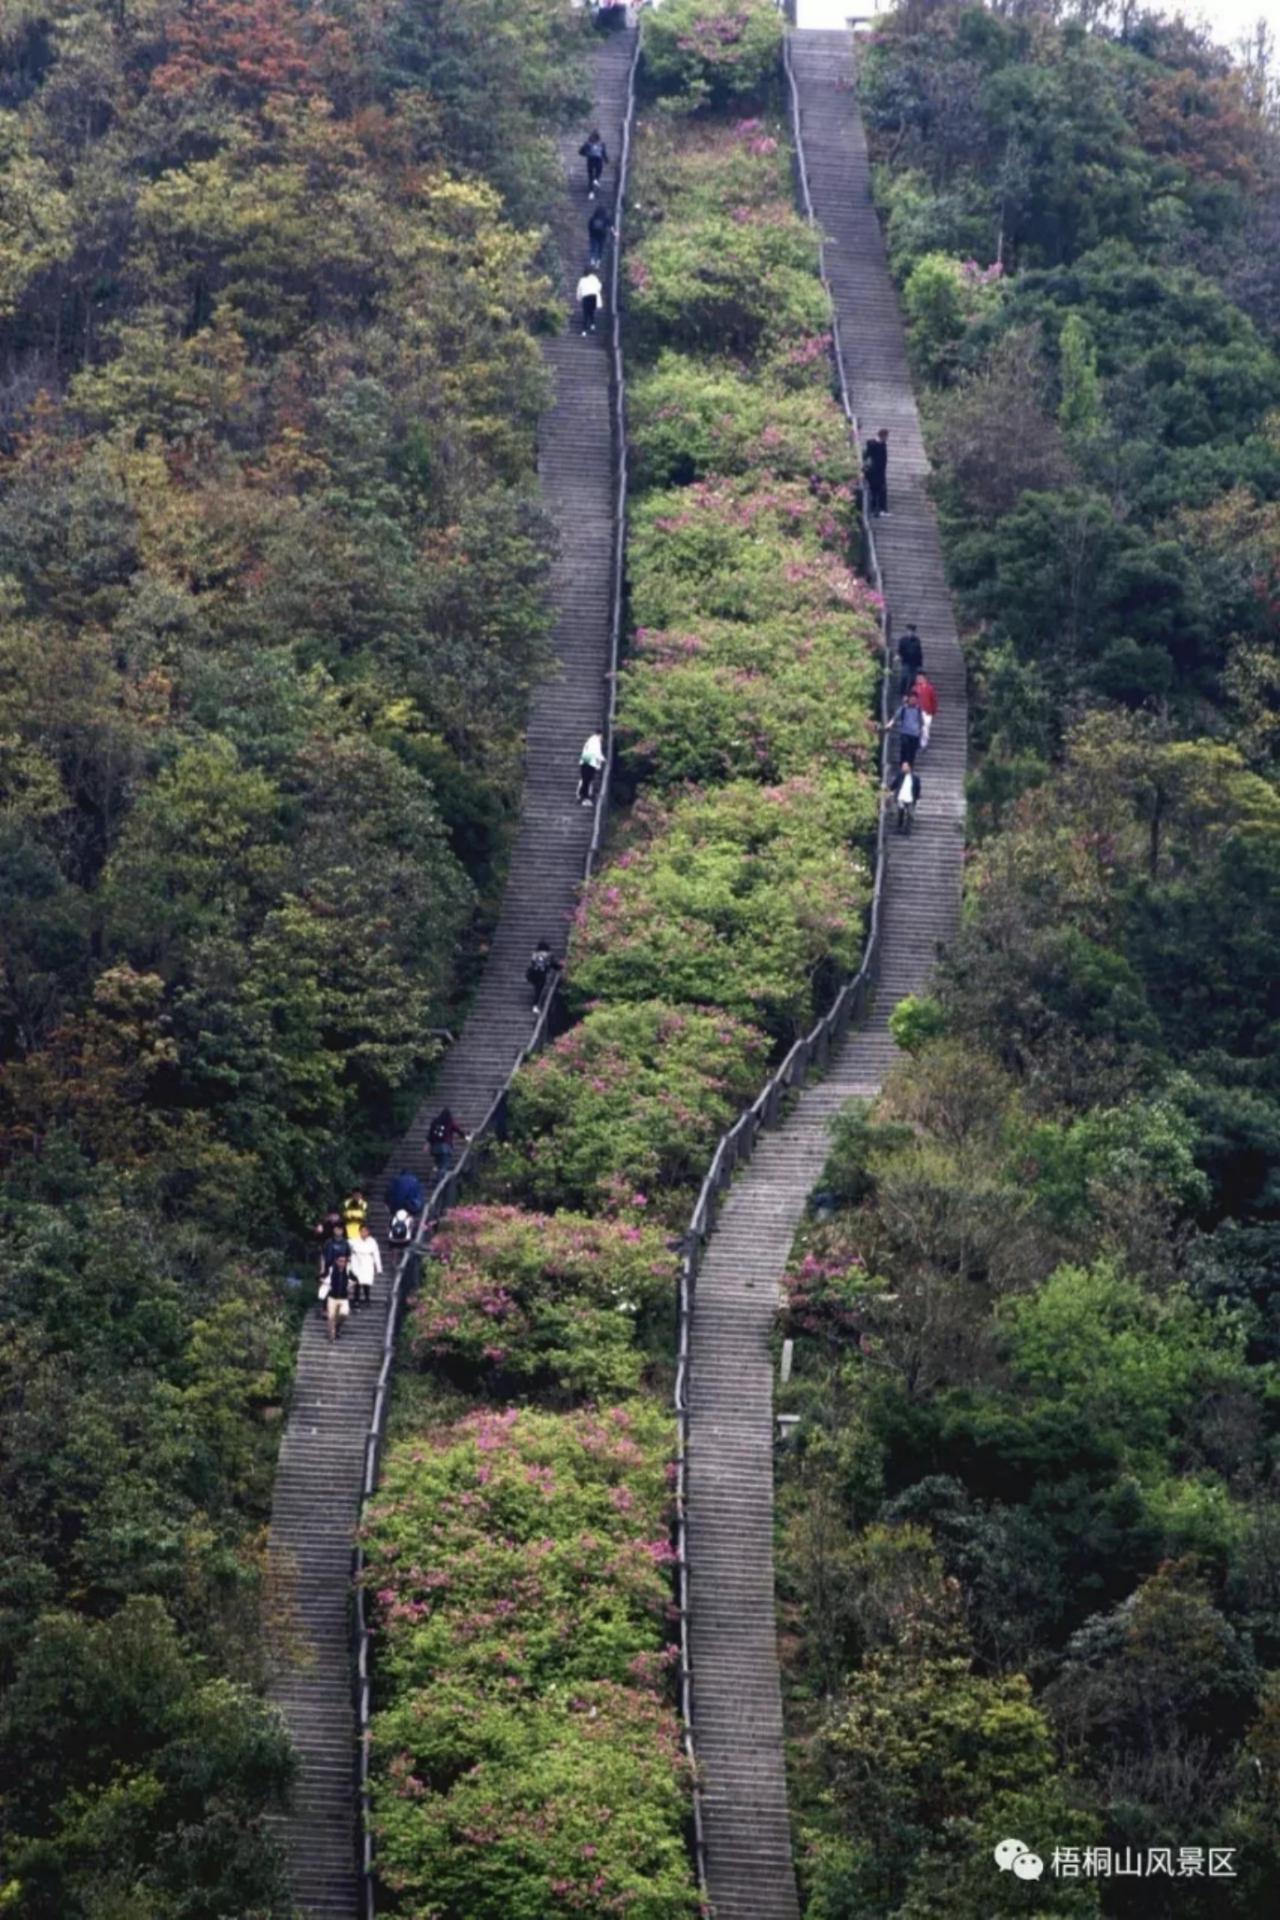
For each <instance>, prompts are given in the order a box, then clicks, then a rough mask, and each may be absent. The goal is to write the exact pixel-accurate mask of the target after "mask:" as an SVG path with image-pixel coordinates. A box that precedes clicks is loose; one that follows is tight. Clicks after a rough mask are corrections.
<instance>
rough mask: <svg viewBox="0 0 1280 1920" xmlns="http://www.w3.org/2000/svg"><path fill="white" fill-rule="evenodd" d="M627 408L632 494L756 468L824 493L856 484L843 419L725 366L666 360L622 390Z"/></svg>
mask: <svg viewBox="0 0 1280 1920" xmlns="http://www.w3.org/2000/svg"><path fill="white" fill-rule="evenodd" d="M627 409H628V425H629V435H630V444H631V459H632V474H633V477H634V481H635V485H636V487H637V489H639V490H643V489H646V488H649V487H669V486H686V485H687V484H688V483H689V481H690V480H700V479H705V478H706V476H707V475H708V474H711V473H721V474H727V473H757V474H758V473H759V472H760V471H761V469H765V470H767V471H769V472H772V473H774V474H776V475H777V476H778V477H779V478H780V479H784V480H807V479H809V478H810V476H811V475H816V476H817V478H818V479H819V480H821V481H824V482H825V483H827V484H828V485H831V486H841V485H852V484H854V483H855V482H856V481H857V479H858V459H857V454H856V450H855V448H854V446H853V444H852V441H851V439H850V436H849V430H848V427H847V425H846V423H845V419H844V415H843V414H842V413H841V412H840V409H839V407H838V406H837V405H836V403H835V401H834V400H833V399H832V398H831V396H830V394H829V393H822V392H820V391H818V390H816V389H810V390H808V391H805V392H800V393H786V394H782V393H778V392H777V391H776V390H775V388H774V385H773V383H772V382H770V381H762V380H760V379H758V378H757V379H748V378H747V377H746V376H745V375H744V374H742V373H741V372H739V371H737V370H736V369H735V368H733V367H732V366H730V365H728V364H726V363H724V362H721V361H710V362H702V361H697V360H689V359H687V358H685V357H684V356H683V355H681V354H678V353H664V354H662V355H661V356H660V357H659V359H658V362H657V364H656V365H655V366H654V367H653V368H652V369H651V370H650V371H649V372H647V373H642V374H640V375H638V376H637V378H636V379H634V380H633V381H632V382H631V383H630V386H629V388H628V393H627Z"/></svg>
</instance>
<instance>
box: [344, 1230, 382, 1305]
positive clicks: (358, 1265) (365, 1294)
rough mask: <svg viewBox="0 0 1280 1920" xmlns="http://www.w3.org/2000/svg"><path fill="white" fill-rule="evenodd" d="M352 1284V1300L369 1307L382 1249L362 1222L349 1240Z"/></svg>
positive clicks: (380, 1266) (349, 1264)
mask: <svg viewBox="0 0 1280 1920" xmlns="http://www.w3.org/2000/svg"><path fill="white" fill-rule="evenodd" d="M347 1266H348V1269H349V1271H350V1274H351V1279H352V1283H353V1289H354V1291H353V1294H352V1298H353V1300H354V1302H355V1304H356V1305H357V1306H365V1307H367V1306H369V1305H370V1304H371V1303H372V1300H373V1283H374V1280H375V1279H376V1278H377V1277H378V1275H379V1274H381V1272H382V1249H381V1247H380V1246H379V1245H378V1242H377V1241H376V1239H375V1238H374V1236H373V1235H372V1234H371V1233H370V1231H369V1222H368V1221H367V1220H362V1221H361V1222H360V1225H359V1226H358V1227H357V1229H356V1231H355V1233H354V1235H353V1236H352V1240H351V1255H350V1258H349V1259H348V1261H347Z"/></svg>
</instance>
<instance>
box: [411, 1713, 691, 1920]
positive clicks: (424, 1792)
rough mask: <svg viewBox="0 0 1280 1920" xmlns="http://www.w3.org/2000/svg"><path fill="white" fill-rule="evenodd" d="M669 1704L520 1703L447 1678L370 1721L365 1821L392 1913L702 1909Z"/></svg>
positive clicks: (656, 1917)
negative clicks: (370, 1790)
mask: <svg viewBox="0 0 1280 1920" xmlns="http://www.w3.org/2000/svg"><path fill="white" fill-rule="evenodd" d="M678 1732H679V1729H678V1723H677V1721H676V1717H675V1714H674V1712H673V1711H672V1709H671V1708H669V1707H667V1706H664V1705H663V1704H662V1703H661V1702H660V1701H659V1700H657V1699H655V1698H654V1696H653V1695H652V1694H651V1693H649V1692H647V1691H646V1690H644V1689H643V1688H638V1687H623V1686H618V1685H616V1684H611V1683H608V1682H599V1681H595V1682H587V1681H583V1682H580V1683H578V1684H577V1685H575V1686H563V1687H559V1688H556V1689H555V1690H554V1691H551V1690H548V1692H547V1693H545V1694H542V1695H539V1696H536V1697H535V1698H533V1699H528V1698H526V1697H525V1696H524V1695H522V1694H521V1693H520V1692H519V1691H518V1690H516V1689H512V1692H511V1694H510V1695H509V1696H508V1697H504V1696H503V1695H502V1694H500V1693H483V1694H482V1693H478V1692H477V1691H476V1690H474V1689H472V1688H469V1687H466V1686H463V1685H459V1684H457V1683H452V1684H450V1683H444V1684H442V1685H438V1686H434V1687H432V1688H431V1689H429V1690H423V1691H422V1692H421V1693H414V1694H413V1695H411V1696H409V1697H408V1698H406V1699H404V1700H403V1701H401V1702H399V1703H397V1704H396V1705H395V1706H393V1707H391V1708H390V1709H389V1710H388V1711H386V1712H384V1713H382V1714H380V1715H379V1716H378V1718H377V1720H376V1722H375V1726H374V1747H373V1753H374V1764H375V1767H376V1769H377V1771H376V1785H375V1788H374V1796H373V1823H374V1832H375V1835H376V1839H377V1849H378V1869H379V1875H380V1878H381V1880H382V1883H383V1885H384V1886H385V1887H387V1888H388V1889H389V1890H390V1892H391V1893H392V1895H393V1896H394V1897H395V1898H396V1903H397V1904H396V1908H395V1910H396V1911H397V1912H399V1913H404V1914H414V1915H421V1916H424V1920H425V1916H428V1915H431V1916H439V1920H573V1917H574V1916H577V1917H578V1920H583V1917H584V1916H586V1920H605V1916H608V1915H615V1914H616V1915H625V1916H626V1920H685V1917H686V1916H690V1917H691V1916H694V1915H696V1914H698V1913H699V1912H700V1911H701V1907H700V1903H699V1899H698V1894H697V1889H696V1886H695V1884H694V1881H693V1875H692V1873H691V1871H690V1868H689V1862H688V1854H687V1851H686V1847H685V1840H684V1825H685V1822H686V1820H687V1819H688V1817H689V1779H688V1770H687V1766H686V1764H685V1761H684V1758H683V1756H682V1754H681V1751H680V1746H679V1738H678Z"/></svg>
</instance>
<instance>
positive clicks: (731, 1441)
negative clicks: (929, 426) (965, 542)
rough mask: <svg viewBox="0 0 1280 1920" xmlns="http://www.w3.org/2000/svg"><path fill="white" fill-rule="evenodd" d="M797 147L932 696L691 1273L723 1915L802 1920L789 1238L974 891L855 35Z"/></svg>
mask: <svg viewBox="0 0 1280 1920" xmlns="http://www.w3.org/2000/svg"><path fill="white" fill-rule="evenodd" d="M789 57H790V60H791V63H792V71H793V74H794V79H795V86H796V98H797V104H798V109H799V128H798V134H799V146H800V164H801V165H802V166H803V168H804V169H805V172H806V175H807V179H808V183H809V191H810V194H811V196H812V201H813V207H814V213H815V216H816V219H817V222H818V225H819V228H820V230H821V232H822V234H823V236H824V241H825V245H824V254H825V266H826V272H827V275H828V279H829V282H830V285H831V289H832V295H833V299H834V301H835V306H836V311H837V315H838V318H839V322H840V333H841V337H842V343H843V351H844V366H845V375H846V379H847V382H848V386H849V389H850V393H851V397H852V402H853V406H854V409H855V411H856V412H857V414H858V417H859V422H860V425H861V428H862V431H863V433H864V435H867V434H871V433H874V432H876V431H878V429H879V428H881V427H887V428H888V429H889V450H890V451H889V476H888V477H889V508H890V512H889V516H888V518H887V519H880V520H878V521H877V522H876V544H877V552H878V556H879V560H880V566H881V571H882V575H883V579H884V587H885V592H886V596H887V599H888V604H889V607H890V609H891V612H892V617H893V624H894V628H895V630H896V631H901V630H902V628H903V626H904V625H905V624H906V623H907V622H909V621H915V622H916V624H917V625H918V626H919V629H920V634H921V638H922V640H923V644H924V655H925V668H926V671H927V673H928V675H929V677H930V679H931V680H932V681H933V683H934V685H935V686H936V687H937V690H938V695H939V713H938V717H937V720H936V721H935V723H934V728H933V738H932V741H931V743H930V746H929V748H928V750H927V752H925V753H924V754H923V755H922V756H921V760H920V770H921V773H922V784H923V799H922V801H921V804H920V807H919V809H918V817H917V819H916V822H915V829H914V832H913V834H912V835H911V837H910V838H909V839H907V838H902V839H900V838H898V837H896V836H895V835H893V834H890V835H888V836H887V837H886V841H885V845H886V849H887V853H886V859H887V869H886V882H885V891H884V898H883V903H882V915H881V938H880V964H879V974H878V986H877V990H876V994H875V998H874V1000H873V1002H872V1004H871V1008H870V1012H869V1015H868V1017H867V1019H866V1021H865V1022H864V1023H863V1024H862V1025H861V1026H860V1027H858V1028H856V1029H854V1030H853V1031H851V1032H850V1033H849V1036H848V1038H847V1039H846V1041H845V1043H844V1046H843V1048H841V1050H840V1051H839V1052H838V1053H837V1054H836V1056H835V1057H834V1059H833V1060H832V1062H831V1064H830V1066H829V1068H828V1071H827V1073H826V1076H825V1078H824V1079H823V1080H822V1081H821V1082H819V1083H818V1084H817V1085H814V1086H812V1087H809V1088H808V1089H807V1090H805V1091H804V1092H803V1093H801V1095H800V1096H799V1099H798V1102H797V1104H796V1106H795V1107H794V1109H793V1110H792V1112H791V1115H790V1117H789V1118H788V1119H787V1120H786V1121H785V1122H784V1123H783V1125H782V1126H780V1127H779V1128H778V1130H777V1131H776V1132H772V1133H767V1134H765V1135H764V1136H763V1137H762V1139H761V1141H760V1143H759V1144H758V1146H757V1147H756V1151H755V1154H754V1157H753V1158H752V1160H751V1161H750V1163H749V1165H748V1167H747V1169H746V1171H745V1172H743V1173H742V1174H741V1175H740V1176H739V1178H738V1180H737V1181H736V1183H735V1184H734V1186H733V1187H732V1188H731V1190H730V1192H729V1194H728V1196H727V1198H726V1199H725V1201H724V1204H723V1207H722V1210H721V1213H720V1217H719V1221H718V1224H717V1226H716V1228H715V1231H714V1233H713V1234H712V1236H711V1238H710V1240H709V1242H708V1246H707V1250H706V1253H705V1256H704V1259H703V1261H702V1264H701V1267H700V1269H699V1273H698V1280H697V1293H696V1300H695V1305H694V1310H693V1316H692V1323H691V1340H690V1374H689V1440H688V1462H689V1465H688V1561H689V1630H690V1655H691V1665H692V1675H693V1683H692V1699H693V1730H694V1743H695V1747H696V1751H697V1755H698V1764H699V1769H700V1773H701V1778H702V1795H703V1823H704V1832H705V1837H706V1861H707V1884H708V1891H709V1894H710V1899H711V1906H712V1911H713V1913H714V1915H715V1920H794V1916H796V1915H797V1914H798V1912H799V1904H798V1898H797V1892H796V1882H795V1872H794V1867H793V1862H792V1854H791V1836H790V1826H789V1821H788V1815H787V1795H786V1771H785V1765H784V1758H783V1722H782V1695H781V1686H780V1679H779V1670H778V1654H777V1637H776V1628H775V1612H774V1568H773V1428H774V1421H773V1364H772V1357H771V1351H770V1336H771V1333H772V1330H773V1326H774V1322H775V1317H776V1311H777V1306H778V1301H779V1295H780V1289H781V1281H782V1275H783V1271H784V1268H785V1266H786V1261H787V1256H788V1254H789V1252H790V1250H791V1244H792V1241H793V1239H794V1237H795V1233H796V1230H797V1228H798V1226H799V1224H800V1220H801V1216H802V1214H803V1211H804V1205H805V1201H806V1198H807V1196H808V1194H809V1193H810V1191H811V1190H812V1188H813V1186H814V1185H815V1183H816V1181H817V1179H818V1177H819V1175H820V1173H821V1170H822V1167H823V1164H824V1162H825V1160H826V1157H827V1151H828V1126H829V1122H830V1120H831V1118H832V1116H833V1115H834V1114H836V1113H838V1112H839V1110H840V1109H841V1107H842V1106H843V1105H844V1104H845V1103H846V1101H848V1100H850V1099H852V1098H853V1097H854V1096H856V1095H872V1094H874V1093H875V1092H876V1090H877V1089H878V1087H879V1086H880V1083H881V1080H882V1079H883V1077H884V1075H885V1073H886V1071H887V1069H888V1068H889V1066H890V1065H891V1063H892V1060H893V1055H894V1048H893V1042H892V1040H891V1038H890V1035H889V1030H888V1017H889V1013H890V1011H891V1010H892V1008H893V1007H894V1006H895V1005H896V1003H897V1002H898V1001H899V1000H900V999H902V997H903V996H904V995H905V994H909V993H919V992H921V991H922V990H924V989H925V988H926V987H927V985H928V981H929V976H930V972H931V970H932V967H933V964H934V961H935V957H936V955H937V951H938V948H939V947H940V946H941V945H944V944H945V943H946V942H947V941H948V940H949V939H951V937H952V936H953V934H954V932H955V929H956V925H957V921H958V917H959V906H960V875H961V862H962V856H963V831H964V773H965V750H966V710H965V674H964V663H963V660H962V657H961V653H960V647H959V643H958V640H957V637H956V631H955V624H954V620H953V617H952V612H951V606H950V600H949V596H948V593H947V587H946V580H945V575H944V570H943V564H942V549H941V544H940V542H939V538H938V528H937V523H936V520H935V517H934V513H933V509H932V507H931V505H930V503H929V500H928V497H927V493H926V486H925V483H926V475H927V471H928V466H927V461H926V458H925V452H924V445H923V441H922V439H921V433H920V422H919V418H918V415H917V412H916V406H915V401H914V398H913V396H912V390H911V381H910V376H909V374H908V370H907V359H906V344H905V339H904V335H903V328H902V320H901V316H900V313H899V309H898V301H897V297H896V294H895V291H894V287H893V283H892V281H891V280H890V277H889V270H888V265H887V263H886V260H885V252H884V245H883V242H882V239H881V235H880V229H879V225H878V222H877V219H876V215H875V211H874V208H873V206H872V203H871V183H870V171H869V167H868V161H867V150H866V141H865V138H864V135H863V130H862V124H861V120H860V117H859V113H858V107H857V96H856V94H855V92H854V91H853V78H854V48H853V36H852V34H850V33H819V32H793V33H792V35H791V36H790V42H789Z"/></svg>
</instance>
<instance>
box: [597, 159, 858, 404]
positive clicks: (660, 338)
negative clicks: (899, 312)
mask: <svg viewBox="0 0 1280 1920" xmlns="http://www.w3.org/2000/svg"><path fill="white" fill-rule="evenodd" d="M753 129H754V130H753ZM638 145H639V153H640V162H639V171H638V177H637V184H636V190H635V192H634V194H633V196H632V206H633V208H634V215H633V219H632V227H631V238H630V241H629V244H628V248H627V252H626V256H625V259H624V263H623V264H624V271H625V273H626V276H627V282H628V289H629V297H628V301H627V353H628V358H629V360H630V362H631V364H632V366H633V367H634V366H635V365H637V364H638V363H640V362H643V361H644V360H648V359H655V358H656V357H657V356H658V355H659V354H660V353H662V352H663V351H664V350H666V351H670V350H671V349H673V348H676V349H680V350H683V351H686V352H689V351H691V352H696V353H700V354H712V355H715V356H717V357H722V356H724V355H733V356H738V357H741V358H744V359H754V358H756V357H757V356H759V355H761V354H764V355H769V354H773V353H781V352H783V351H785V350H787V349H789V348H790V347H792V346H793V345H795V344H796V343H798V342H799V341H801V340H803V339H805V338H808V337H810V336H813V335H815V334H822V333H825V332H826V330H827V329H828V327H829V325H830V316H829V314H828V311H827V303H826V295H825V294H824V292H823V290H822V283H821V281H820V280H819V279H818V275H817V262H818V254H817V241H816V239H815V237H814V235H813V232H812V230H811V229H810V228H809V226H808V225H807V224H806V222H805V221H804V220H802V219H801V217H800V215H799V214H798V213H797V212H796V209H795V206H794V203H793V196H792V192H791V182H790V179H789V177H788V170H787V156H786V149H785V146H784V144H783V142H782V141H781V140H780V139H779V138H778V136H777V134H775V133H772V132H764V131H762V130H761V129H760V123H759V122H755V121H744V122H739V123H738V126H737V127H724V126H716V127H713V128H701V129H699V130H698V131H697V132H696V133H693V134H691V135H690V137H689V138H688V139H687V140H680V141H677V140H676V139H675V138H674V136H673V130H672V129H671V128H670V127H664V126H663V125H662V123H661V122H646V123H645V124H644V126H643V127H642V129H641V133H640V138H639V142H638ZM824 372H825V374H826V376H827V377H828V379H829V377H830V360H829V358H828V360H827V363H826V366H825V368H824Z"/></svg>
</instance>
